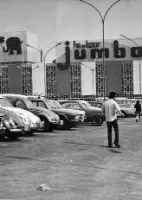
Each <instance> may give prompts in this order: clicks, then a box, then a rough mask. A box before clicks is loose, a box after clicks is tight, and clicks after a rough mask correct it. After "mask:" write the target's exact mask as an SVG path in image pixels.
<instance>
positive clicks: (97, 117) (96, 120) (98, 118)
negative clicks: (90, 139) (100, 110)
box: [91, 116, 103, 126]
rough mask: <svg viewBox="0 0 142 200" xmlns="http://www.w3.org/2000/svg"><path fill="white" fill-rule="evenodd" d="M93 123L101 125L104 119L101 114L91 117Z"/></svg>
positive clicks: (93, 124)
mask: <svg viewBox="0 0 142 200" xmlns="http://www.w3.org/2000/svg"><path fill="white" fill-rule="evenodd" d="M91 123H92V126H101V125H102V123H103V120H102V118H101V117H99V116H94V117H92V119H91Z"/></svg>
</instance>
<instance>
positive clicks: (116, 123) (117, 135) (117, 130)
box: [107, 119, 119, 147]
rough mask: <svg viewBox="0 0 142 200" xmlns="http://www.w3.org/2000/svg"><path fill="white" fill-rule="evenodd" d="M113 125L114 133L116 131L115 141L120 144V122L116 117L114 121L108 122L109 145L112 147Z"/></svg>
mask: <svg viewBox="0 0 142 200" xmlns="http://www.w3.org/2000/svg"><path fill="white" fill-rule="evenodd" d="M112 127H113V128H114V133H115V139H114V143H115V144H119V128H118V122H117V120H116V119H115V120H114V121H112V122H107V134H108V147H112Z"/></svg>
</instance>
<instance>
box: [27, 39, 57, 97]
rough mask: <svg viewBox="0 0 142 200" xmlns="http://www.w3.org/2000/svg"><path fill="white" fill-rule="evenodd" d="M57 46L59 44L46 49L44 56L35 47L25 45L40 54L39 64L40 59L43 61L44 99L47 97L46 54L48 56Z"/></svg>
mask: <svg viewBox="0 0 142 200" xmlns="http://www.w3.org/2000/svg"><path fill="white" fill-rule="evenodd" d="M59 45H61V42H59V43H57V44H56V45H54V46H53V47H51V48H50V49H48V50H47V52H46V53H45V55H43V53H42V50H39V49H37V48H36V47H33V46H31V45H29V44H27V46H28V47H31V48H32V49H35V50H36V51H38V52H40V55H41V62H42V59H43V65H44V87H45V97H47V84H46V62H45V59H46V56H47V54H48V53H49V52H50V51H51V50H52V49H54V48H55V47H57V46H59Z"/></svg>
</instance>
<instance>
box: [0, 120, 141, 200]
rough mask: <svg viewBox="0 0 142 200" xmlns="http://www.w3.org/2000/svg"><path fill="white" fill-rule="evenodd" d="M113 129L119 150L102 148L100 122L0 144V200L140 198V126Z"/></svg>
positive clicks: (104, 141)
mask: <svg viewBox="0 0 142 200" xmlns="http://www.w3.org/2000/svg"><path fill="white" fill-rule="evenodd" d="M119 125H120V144H121V148H120V149H117V148H115V147H114V148H113V149H108V148H107V137H106V125H105V123H103V125H102V126H97V127H95V126H91V125H90V124H86V125H84V126H83V125H82V126H77V128H74V129H72V130H68V131H66V130H64V131H63V130H54V131H53V132H48V133H36V134H35V135H34V136H27V137H21V138H19V139H18V140H17V141H12V142H11V141H9V140H7V139H5V141H3V142H0V199H14V200H15V199H18V200H19V199H21V200H22V199H23V200H44V199H45V200H47V199H49V200H52V199H55V200H104V199H105V200H124V199H125V200H134V199H136V200H139V199H142V167H141V166H142V153H141V152H142V129H141V128H142V122H141V123H136V122H135V118H126V119H119ZM41 184H47V186H48V190H47V191H40V190H37V188H38V186H39V185H41Z"/></svg>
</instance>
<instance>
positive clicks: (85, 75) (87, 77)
mask: <svg viewBox="0 0 142 200" xmlns="http://www.w3.org/2000/svg"><path fill="white" fill-rule="evenodd" d="M83 64H84V65H83ZM85 65H86V66H85ZM95 66H96V64H95V62H84V63H82V64H81V69H82V70H81V73H82V74H81V76H82V79H81V85H82V95H92V94H94V95H95V94H96V70H94V71H92V70H91V69H96V67H95Z"/></svg>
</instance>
